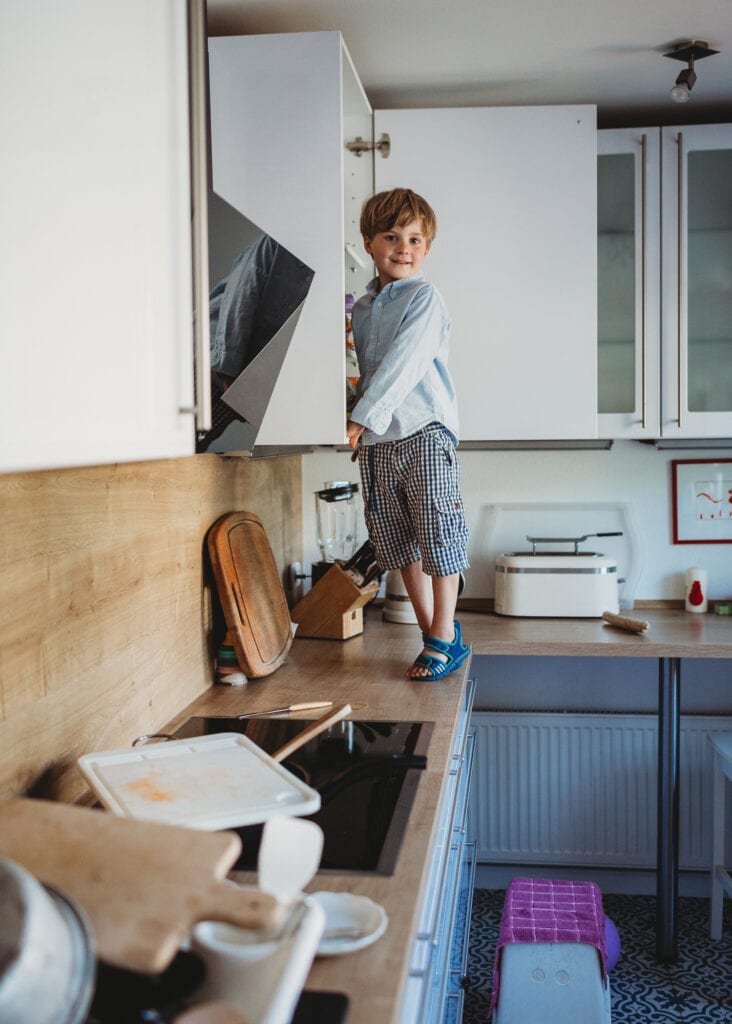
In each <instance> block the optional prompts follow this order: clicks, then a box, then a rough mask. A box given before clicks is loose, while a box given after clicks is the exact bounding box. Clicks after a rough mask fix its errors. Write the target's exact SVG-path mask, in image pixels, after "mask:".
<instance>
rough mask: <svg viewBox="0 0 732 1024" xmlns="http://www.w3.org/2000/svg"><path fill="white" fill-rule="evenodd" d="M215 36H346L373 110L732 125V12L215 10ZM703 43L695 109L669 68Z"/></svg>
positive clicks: (554, 4) (429, 1)
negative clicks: (672, 95) (676, 89)
mask: <svg viewBox="0 0 732 1024" xmlns="http://www.w3.org/2000/svg"><path fill="white" fill-rule="evenodd" d="M208 27H209V33H210V35H237V34H250V33H260V32H311V31H325V30H334V29H337V30H339V31H340V32H341V33H342V34H343V37H344V39H345V41H346V46H347V47H348V49H349V51H350V54H351V57H352V58H353V62H354V64H355V66H356V69H357V71H358V73H359V76H360V78H361V81H362V82H363V85H364V88H365V90H366V93H367V94H368V97H369V99H370V101H371V104H372V106H373V107H374V108H389V107H444V106H493V105H521V104H524V105H533V104H548V103H558V104H563V103H595V104H597V106H598V123H599V124H600V126H611V125H638V124H643V123H648V124H676V123H684V122H686V123H702V122H704V121H709V122H721V121H730V120H732V0H605V2H604V3H598V2H597V0H208ZM686 40H705V41H706V42H707V43H708V45H709V46H710V47H712V48H713V49H715V50H719V51H720V52H719V53H718V54H717V55H715V56H710V57H706V58H704V60H702V61H698V62H697V64H696V72H697V75H698V80H697V83H696V85H695V87H694V90H693V92H692V97H691V100H690V101H689V102H688V103H686V104H677V103H673V102H672V101H671V100H670V99H669V95H668V94H669V90H670V88H671V86H672V85H673V82H674V79H675V77H676V75H677V74H678V73H679V71H681V70H682V69H683V68H684V67H685V65H684V64H682V63H680V62H678V61H676V60H669V59H667V58H665V57H664V56H663V54H664V52H666V51H668V50H670V49H671V48H672V47H673V46H674V45H675V44H676V43H679V42H682V41H686Z"/></svg>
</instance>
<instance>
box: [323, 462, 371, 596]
mask: <svg viewBox="0 0 732 1024" xmlns="http://www.w3.org/2000/svg"><path fill="white" fill-rule="evenodd" d="M357 494H358V484H352V483H349V482H348V481H347V480H336V481H330V482H326V483H325V485H324V487H323V489H322V490H320V491H316V492H315V517H316V523H317V527H318V544H319V545H320V551H321V554H322V556H323V559H322V561H320V562H315V563H314V564H313V568H312V583H313V586H314V585H315V583H316V582H317V581H318V580H319V579H320V577H321V576H322V575H323V574H324V573H325V572H327V570H328V569H330V567H331V565H332V564H333V563H334V562H344V561H347V560H348V559H350V557H351V556H352V555H353V553H354V552H355V550H356V543H357V540H358V523H359V508H358V502H357V501H356V495H357Z"/></svg>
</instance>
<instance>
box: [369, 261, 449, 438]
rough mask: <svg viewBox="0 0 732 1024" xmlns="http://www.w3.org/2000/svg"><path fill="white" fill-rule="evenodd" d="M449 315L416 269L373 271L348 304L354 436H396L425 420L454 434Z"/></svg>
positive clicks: (417, 427)
mask: <svg viewBox="0 0 732 1024" xmlns="http://www.w3.org/2000/svg"><path fill="white" fill-rule="evenodd" d="M450 326H451V321H450V316H449V314H448V312H447V308H446V306H445V303H444V302H443V300H442V296H441V295H440V293H439V292H438V291H437V289H436V288H434V287H433V286H432V285H431V284H429V283H428V282H427V281H425V279H424V275H422V274H415V275H414V277H408V278H405V279H404V280H401V281H392V282H391V283H390V284H387V285H385V287H384V288H382V289H381V290H379V280H378V278H374V280H373V281H371V282H370V283H369V285H368V286H367V288H366V295H364V296H362V298H360V299H359V300H358V302H357V303H356V304H355V306H354V307H353V339H354V342H355V344H356V355H357V356H358V366H359V370H360V373H361V376H360V378H359V382H358V392H357V401H356V404H355V406H354V407H353V410H352V411H351V418H352V419H353V420H354V421H355V422H356V423H362V424H363V425H364V426H365V427H366V430H365V431H364V432H363V434H362V437H361V441H362V443H363V444H374V443H375V442H377V441H397V440H400V439H401V438H404V437H408V436H409V435H410V434H415V433H416V432H417V431H418V430H421V429H422V427H426V426H427V424H428V423H442V424H443V425H444V426H445V427H447V429H448V430H449V431H450V433H451V434H452V435H453V438H454V440H455V442H456V443H457V438H458V413H457V401H456V398H455V388H454V386H453V382H452V378H451V377H450V373H449V371H448V369H447V357H448V353H449V347H450V346H449V339H450Z"/></svg>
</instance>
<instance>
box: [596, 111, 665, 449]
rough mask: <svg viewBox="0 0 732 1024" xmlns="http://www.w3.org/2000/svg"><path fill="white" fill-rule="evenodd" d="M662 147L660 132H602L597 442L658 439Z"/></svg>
mask: <svg viewBox="0 0 732 1024" xmlns="http://www.w3.org/2000/svg"><path fill="white" fill-rule="evenodd" d="M659 150H660V147H659V134H658V128H633V129H626V128H622V129H617V130H611V131H601V132H598V161H597V232H598V236H597V237H598V242H597V337H598V359H597V408H598V414H599V430H598V433H599V436H600V437H611V438H615V437H634V438H654V437H657V436H658V430H659V397H660V396H659V383H660V378H659V372H660V332H659V287H660V276H659V269H660V262H659V261H660V233H659V212H660V211H659V201H660V193H659V185H660V179H659V172H660V151H659Z"/></svg>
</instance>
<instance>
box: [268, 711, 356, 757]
mask: <svg viewBox="0 0 732 1024" xmlns="http://www.w3.org/2000/svg"><path fill="white" fill-rule="evenodd" d="M350 713H351V705H350V704H340V705H339V706H338V707H337V708H333V710H332V711H328V712H327V714H325V715H323V716H322V717H321V718H318V719H316V721H314V722H313V723H312V725H309V726H307V728H306V729H303V731H302V732H299V733H298V734H297V736H294V737H293V738H292V739H291V740H290V741H289V743H285V745H284V746H283V747H280V748H279V749H278V750H275V752H274V754H272V757H273V758H274V760H275V761H284V760H285V758H287V757H289V756H290V754H293V753H294V752H295V751H296V750H299V749H300V747H302V746H304V745H305V744H306V743H307V742H308V741H309V740H311V739H313V737H314V736H318V735H319V734H320V733H321V732H325V730H326V729H330V727H331V725H335V724H336V722H340V720H341V719H342V718H345V717H346V716H347V715H350Z"/></svg>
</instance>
